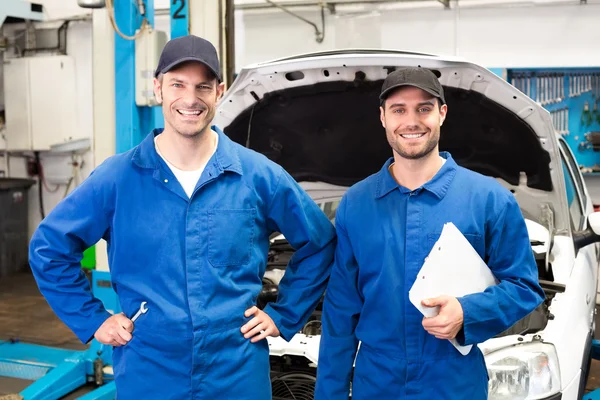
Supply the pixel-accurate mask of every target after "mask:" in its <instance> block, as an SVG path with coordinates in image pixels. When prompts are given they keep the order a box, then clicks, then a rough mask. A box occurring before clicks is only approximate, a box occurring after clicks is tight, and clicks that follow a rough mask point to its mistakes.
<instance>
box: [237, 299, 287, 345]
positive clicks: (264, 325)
mask: <svg viewBox="0 0 600 400" xmlns="http://www.w3.org/2000/svg"><path fill="white" fill-rule="evenodd" d="M244 315H245V316H246V318H248V317H251V316H254V318H252V319H251V320H250V321H248V322H247V323H246V325H244V326H242V329H241V331H242V333H243V334H244V337H245V338H246V339H250V338H252V339H251V340H250V341H251V342H252V343H256V342H258V341H260V340H263V339H264V338H266V337H267V336H273V337H277V336H279V329H277V326H276V325H275V323H274V322H273V320H272V319H271V317H269V314H267V313H266V312H264V311H262V310H260V309H259V308H258V307H256V306H253V307H250V308H249V309H247V310H246V312H245V313H244Z"/></svg>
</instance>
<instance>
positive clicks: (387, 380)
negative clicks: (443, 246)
mask: <svg viewBox="0 0 600 400" xmlns="http://www.w3.org/2000/svg"><path fill="white" fill-rule="evenodd" d="M380 97H381V109H380V114H381V123H382V124H383V127H384V128H385V131H386V136H387V139H388V142H389V144H390V147H391V148H392V151H393V158H390V159H389V160H388V161H387V162H386V163H385V165H384V166H383V168H382V169H381V170H380V171H379V172H378V173H376V174H374V175H372V176H370V177H368V178H367V179H365V180H363V181H361V182H359V183H358V184H356V185H355V186H353V187H352V188H350V189H349V190H348V192H347V193H346V194H345V196H344V197H343V199H342V201H341V203H340V205H339V207H338V210H337V213H336V229H337V233H338V246H337V249H336V255H335V263H334V266H333V269H332V272H331V278H330V282H329V285H328V287H327V292H326V295H325V302H324V305H323V335H322V338H321V343H320V354H319V363H318V369H317V375H318V376H317V393H316V399H317V400H348V394H349V386H350V381H351V378H352V371H353V363H354V362H355V369H354V376H353V378H352V399H353V400H373V399H378V400H396V399H414V400H423V399H440V400H484V399H487V385H488V382H487V381H488V377H487V371H486V366H485V361H484V359H483V355H482V354H481V351H480V350H479V349H478V348H477V346H474V347H473V348H472V350H471V351H470V353H469V354H468V355H466V356H463V355H461V354H460V353H459V352H458V351H457V350H456V348H454V346H453V345H452V344H451V343H450V342H449V341H448V340H447V339H453V338H456V339H457V341H458V342H459V343H460V344H474V343H480V342H483V341H485V340H487V339H489V338H490V337H492V336H494V335H496V334H498V333H500V332H502V331H504V330H506V329H507V328H509V327H510V326H511V325H513V324H514V323H515V322H517V321H518V320H519V319H521V318H522V317H524V316H525V315H527V314H528V313H529V312H531V311H533V310H534V309H535V308H536V307H537V306H538V305H539V304H540V303H541V302H542V300H543V298H544V293H543V290H542V289H541V287H540V286H539V284H538V281H537V267H536V264H535V260H534V258H533V254H532V250H531V246H530V243H529V237H528V233H527V230H526V226H525V222H524V220H523V216H522V215H521V211H520V209H519V206H518V204H517V202H516V200H515V198H514V196H513V195H512V194H511V193H510V192H509V191H508V190H506V189H504V188H503V187H502V186H501V185H500V184H499V183H497V182H496V181H495V180H494V179H492V178H489V177H484V176H482V175H479V174H477V173H475V172H472V171H469V170H467V169H464V168H461V167H459V166H458V165H457V164H456V162H455V161H454V160H453V159H452V157H451V156H450V154H448V153H445V152H443V153H439V151H438V142H439V138H440V126H441V125H442V124H443V122H444V118H445V117H446V112H447V109H448V107H447V105H446V104H445V100H444V92H443V88H442V86H441V85H440V83H439V81H438V79H437V78H436V76H435V75H434V74H433V72H431V71H429V70H426V69H423V68H401V69H398V70H396V71H395V72H393V73H391V74H390V75H388V77H387V78H386V79H385V81H384V83H383V88H382V92H381V95H380ZM447 222H453V223H454V225H456V227H457V228H458V229H459V230H460V231H461V232H462V233H463V234H464V235H465V237H467V238H468V239H469V241H470V242H471V244H472V245H473V246H474V248H475V249H476V250H477V252H478V253H479V255H480V256H481V257H482V258H483V259H484V260H485V261H486V262H487V265H488V266H489V267H490V268H491V270H492V272H493V273H494V275H495V276H496V278H497V279H498V280H499V281H500V284H499V285H497V286H494V287H491V288H488V289H487V290H486V291H485V292H483V293H477V294H472V295H468V296H464V297H462V298H454V297H449V296H441V297H438V298H434V299H428V300H424V302H423V305H425V306H429V307H435V306H439V307H440V312H439V314H438V315H437V316H436V317H433V318H426V319H423V316H422V314H421V313H420V311H419V310H418V309H417V308H416V307H414V306H413V305H412V303H410V301H409V299H408V292H409V289H410V288H411V286H412V285H413V283H414V281H415V278H416V276H417V273H418V271H419V270H420V268H421V266H422V264H423V261H424V259H425V257H426V256H427V255H428V254H429V251H430V250H431V247H432V246H433V244H434V243H435V241H436V240H437V239H438V237H439V235H440V232H441V231H442V227H443V225H444V224H445V223H447ZM359 342H360V350H359V351H358V354H357V348H358V343H359ZM355 356H356V359H355Z"/></svg>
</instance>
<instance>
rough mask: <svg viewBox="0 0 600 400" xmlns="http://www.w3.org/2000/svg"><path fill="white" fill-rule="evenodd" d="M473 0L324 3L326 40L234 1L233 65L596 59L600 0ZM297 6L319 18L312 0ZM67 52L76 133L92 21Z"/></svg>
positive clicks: (60, 2) (87, 101)
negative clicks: (415, 56) (371, 57)
mask: <svg viewBox="0 0 600 400" xmlns="http://www.w3.org/2000/svg"><path fill="white" fill-rule="evenodd" d="M39 2H41V3H42V4H43V5H44V9H45V13H46V15H47V17H48V19H52V20H54V19H60V18H66V17H71V16H78V15H83V14H89V10H85V9H82V8H79V7H78V6H77V2H76V1H75V0H73V1H64V0H41V1H39ZM248 2H252V0H237V1H236V3H239V4H241V3H248ZM281 2H285V0H281ZM473 3H474V2H473V1H471V0H461V1H460V5H461V7H460V8H458V9H456V8H453V9H451V10H445V9H443V7H442V6H441V5H440V3H438V2H436V1H433V0H432V1H429V2H407V3H405V4H402V5H401V6H402V8H400V9H398V8H397V7H398V4H396V5H385V4H383V5H381V4H379V5H378V4H371V5H367V6H361V7H358V6H342V5H339V6H338V7H337V10H336V13H335V14H331V13H330V12H329V11H326V13H325V38H324V40H323V42H322V43H318V42H317V41H316V40H315V37H316V36H315V30H314V28H313V27H312V26H310V25H309V24H306V23H305V22H302V21H300V20H298V19H295V18H294V17H292V16H290V15H288V14H286V13H284V12H282V11H279V10H273V9H270V10H237V11H236V12H235V23H236V28H235V29H236V35H235V40H236V70H237V71H239V69H240V68H241V67H242V66H244V65H247V64H250V63H254V62H260V61H265V60H269V59H274V58H278V57H285V56H290V55H294V54H299V53H305V52H313V51H325V50H330V49H337V48H348V47H354V48H390V49H399V50H407V51H416V52H425V53H434V54H442V55H459V56H462V57H465V58H467V59H469V60H471V61H474V62H477V63H479V64H481V65H484V66H487V67H494V68H536V67H537V68H541V67H586V66H589V67H598V66H600V51H598V50H600V45H599V43H600V30H597V29H593V27H595V26H596V23H597V21H598V20H600V1H599V0H588V2H587V3H588V4H586V5H580V4H579V2H577V1H570V2H565V1H556V0H535V1H530V2H527V3H526V4H525V5H522V6H517V5H515V4H514V3H513V4H510V5H502V4H492V3H493V1H492V0H490V1H487V2H486V4H487V5H486V6H482V5H473ZM479 3H480V4H481V2H479ZM502 3H506V2H502ZM520 3H524V2H520ZM567 3H568V4H567ZM454 4H455V3H454V2H453V6H454ZM169 5H170V1H169V0H156V2H155V6H156V8H157V10H158V12H157V15H156V26H157V27H158V28H159V29H164V30H166V31H167V33H168V29H169V16H168V15H165V14H164V11H163V14H162V15H161V12H160V9H168V7H169ZM393 7H396V9H393ZM294 11H295V12H298V13H299V14H300V15H301V16H303V17H304V18H306V19H308V20H310V21H313V22H314V23H315V24H316V25H317V26H319V27H320V13H319V11H318V8H317V7H309V8H303V9H294ZM68 54H69V55H72V56H74V57H75V58H76V70H77V73H76V77H75V79H76V80H77V91H78V97H77V98H78V110H77V115H78V126H79V129H80V131H81V132H82V136H87V137H91V136H92V132H93V113H92V97H91V93H92V86H91V85H92V80H91V74H92V70H91V23H90V22H78V23H74V24H72V25H71V26H70V28H69V32H68ZM0 97H1V96H0ZM0 146H1V145H0ZM46 158H48V157H44V158H43V159H46ZM85 161H86V162H85V166H84V168H83V169H82V171H81V175H80V176H81V178H84V177H85V176H87V174H88V173H89V168H90V167H91V166H92V165H93V160H92V159H91V153H89V154H88V155H87V156H86V160H85ZM45 163H46V164H47V165H48V166H47V171H46V172H47V174H51V173H52V174H53V175H61V174H62V175H70V174H71V166H70V165H69V159H67V158H64V157H58V158H57V157H52V158H51V159H50V158H48V160H47V161H45ZM51 170H52V171H51ZM17 173H18V174H17ZM11 174H12V175H13V176H24V174H25V163H24V161H23V160H20V161H19V160H13V161H12V162H11ZM49 186H50V185H49ZM50 188H52V187H50ZM43 194H44V208H45V211H46V213H48V212H50V210H51V209H52V208H53V207H54V206H55V205H56V204H57V203H58V201H59V200H60V199H61V198H62V196H63V192H62V191H61V190H58V191H57V192H55V193H50V192H49V191H48V190H44V192H43ZM599 196H600V192H599ZM30 198H31V201H30V203H31V204H30V212H31V213H30V215H31V218H30V231H33V229H35V227H36V226H37V224H38V222H39V218H40V217H39V215H40V212H39V203H38V200H37V188H36V187H34V188H32V192H31V196H30Z"/></svg>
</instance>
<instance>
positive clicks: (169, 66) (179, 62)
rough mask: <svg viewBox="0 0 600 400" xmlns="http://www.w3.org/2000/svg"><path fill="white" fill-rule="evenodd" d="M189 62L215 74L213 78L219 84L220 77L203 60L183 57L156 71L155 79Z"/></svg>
mask: <svg viewBox="0 0 600 400" xmlns="http://www.w3.org/2000/svg"><path fill="white" fill-rule="evenodd" d="M189 61H196V62H199V63H200V64H203V65H205V66H206V68H208V69H209V70H210V71H212V73H213V74H215V76H216V77H217V80H218V81H219V82H221V75H220V74H219V72H218V71H215V70H214V69H213V68H212V67H211V66H210V65H208V64H207V63H206V62H205V61H204V60H201V59H199V58H197V57H184V58H181V59H179V60H177V61H175V62H173V63H171V64H169V65H167V66H166V67H164V68H163V69H162V70H160V71H157V72H156V73H155V78H156V77H158V75H159V74H166V73H167V72H169V71H170V70H172V69H173V68H175V67H176V66H178V65H179V64H183V63H184V62H189Z"/></svg>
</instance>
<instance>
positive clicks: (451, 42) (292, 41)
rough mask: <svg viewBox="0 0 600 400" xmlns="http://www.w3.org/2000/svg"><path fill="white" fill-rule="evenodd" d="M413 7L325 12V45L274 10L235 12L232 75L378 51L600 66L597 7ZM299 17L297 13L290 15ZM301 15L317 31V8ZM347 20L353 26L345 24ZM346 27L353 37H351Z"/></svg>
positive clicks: (499, 63) (510, 63)
mask: <svg viewBox="0 0 600 400" xmlns="http://www.w3.org/2000/svg"><path fill="white" fill-rule="evenodd" d="M416 3H417V4H415V2H412V4H411V7H413V8H403V9H395V10H394V9H389V8H391V6H389V5H388V6H384V5H374V4H373V5H369V6H365V7H363V10H362V11H361V10H356V7H353V8H350V6H338V8H337V13H336V14H335V15H332V14H330V13H329V12H327V13H326V22H325V41H324V42H323V43H321V44H319V43H317V42H316V41H315V39H314V38H315V35H314V28H313V27H312V26H310V25H308V24H306V23H305V22H302V21H300V20H298V19H295V18H294V17H292V16H290V15H288V14H285V13H284V12H282V11H279V10H247V11H241V10H238V11H236V20H235V21H236V69H238V70H239V68H240V67H241V66H243V65H245V64H249V63H254V62H258V61H264V60H268V59H273V58H278V57H282V56H288V55H291V54H297V53H301V52H305V51H322V50H328V49H331V48H341V47H346V46H352V47H375V48H379V47H383V48H390V49H398V50H407V51H416V52H421V53H433V54H442V55H459V56H461V57H464V58H467V59H469V60H470V61H473V62H476V63H479V64H482V65H484V66H487V67H551V66H578V67H581V66H598V65H600V51H593V50H594V49H595V50H600V30H597V29H593V27H595V26H596V24H597V21H598V20H600V2H597V1H588V4H586V5H580V4H578V2H576V1H571V2H570V4H567V5H565V4H564V2H562V3H560V4H556V2H552V1H548V2H547V3H548V4H545V2H543V1H537V2H535V5H533V3H525V2H521V3H525V4H526V5H523V6H516V5H515V4H510V5H493V4H490V5H488V6H485V7H484V6H480V5H479V6H472V7H471V6H468V4H469V2H468V1H462V0H461V2H460V3H459V4H461V5H462V4H463V3H464V4H465V6H461V7H460V8H459V9H458V11H457V10H456V9H451V10H445V9H443V7H442V6H441V5H440V4H439V3H437V2H434V1H431V2H416ZM294 10H296V9H294ZM300 10H302V11H298V13H299V14H300V15H301V16H302V17H304V18H306V19H308V20H310V21H312V22H314V23H316V24H317V26H319V25H320V14H319V13H318V11H317V10H318V9H317V7H313V8H312V9H308V10H306V9H300ZM349 21H352V22H351V23H349ZM349 27H351V28H352V29H353V30H348V28H349Z"/></svg>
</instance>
